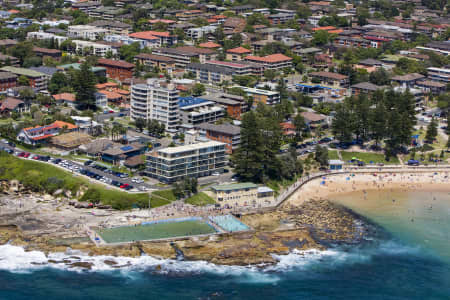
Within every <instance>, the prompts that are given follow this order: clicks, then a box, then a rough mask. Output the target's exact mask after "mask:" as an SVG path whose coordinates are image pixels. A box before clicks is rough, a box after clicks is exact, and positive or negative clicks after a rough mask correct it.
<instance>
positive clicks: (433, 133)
mask: <svg viewBox="0 0 450 300" xmlns="http://www.w3.org/2000/svg"><path fill="white" fill-rule="evenodd" d="M437 135H438V123H437V121H436V119H435V118H434V117H433V118H432V119H431V122H430V124H428V127H427V133H426V134H425V141H426V142H427V143H430V144H431V143H433V141H434V140H435V139H436V137H437Z"/></svg>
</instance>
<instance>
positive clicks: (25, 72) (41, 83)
mask: <svg viewBox="0 0 450 300" xmlns="http://www.w3.org/2000/svg"><path fill="white" fill-rule="evenodd" d="M0 70H1V71H6V72H10V73H13V74H16V75H17V76H18V77H20V76H25V77H26V78H28V82H29V86H30V87H32V88H33V89H35V90H36V91H43V90H46V89H47V75H45V74H43V73H40V72H37V71H34V70H30V69H26V68H17V67H11V66H7V67H3V68H1V69H0Z"/></svg>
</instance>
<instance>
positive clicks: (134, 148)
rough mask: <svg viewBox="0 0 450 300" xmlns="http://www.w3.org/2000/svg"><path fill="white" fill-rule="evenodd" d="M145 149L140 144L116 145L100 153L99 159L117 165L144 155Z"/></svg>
mask: <svg viewBox="0 0 450 300" xmlns="http://www.w3.org/2000/svg"><path fill="white" fill-rule="evenodd" d="M145 148H146V146H145V145H143V144H141V143H132V144H128V145H120V146H119V145H117V146H113V147H110V148H108V149H105V150H103V151H101V158H102V160H103V161H105V162H108V163H111V164H114V165H117V164H119V163H120V162H121V161H125V160H126V159H128V158H130V157H133V156H137V155H142V154H144V152H145Z"/></svg>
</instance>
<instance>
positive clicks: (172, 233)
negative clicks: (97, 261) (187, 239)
mask: <svg viewBox="0 0 450 300" xmlns="http://www.w3.org/2000/svg"><path fill="white" fill-rule="evenodd" d="M215 232H216V230H215V229H214V228H213V227H212V226H211V225H209V224H207V223H206V222H204V221H201V220H188V221H179V222H177V221H174V222H166V223H155V224H149V225H137V226H124V227H116V228H108V229H103V230H99V231H97V233H98V234H99V235H100V236H101V237H102V239H103V240H104V241H105V242H106V243H108V244H109V243H125V242H132V241H147V240H156V239H165V238H172V237H180V236H190V235H201V234H209V233H215Z"/></svg>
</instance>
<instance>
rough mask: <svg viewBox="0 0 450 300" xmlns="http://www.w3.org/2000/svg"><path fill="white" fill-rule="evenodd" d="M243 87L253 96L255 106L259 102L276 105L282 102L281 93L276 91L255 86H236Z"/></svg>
mask: <svg viewBox="0 0 450 300" xmlns="http://www.w3.org/2000/svg"><path fill="white" fill-rule="evenodd" d="M234 87H237V88H241V89H242V90H243V91H244V92H245V93H246V94H247V95H248V96H249V97H252V98H253V106H254V107H255V106H257V105H258V103H263V104H267V105H275V104H278V103H280V100H281V99H280V93H279V92H276V91H268V90H261V89H255V88H249V87H245V86H234Z"/></svg>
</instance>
